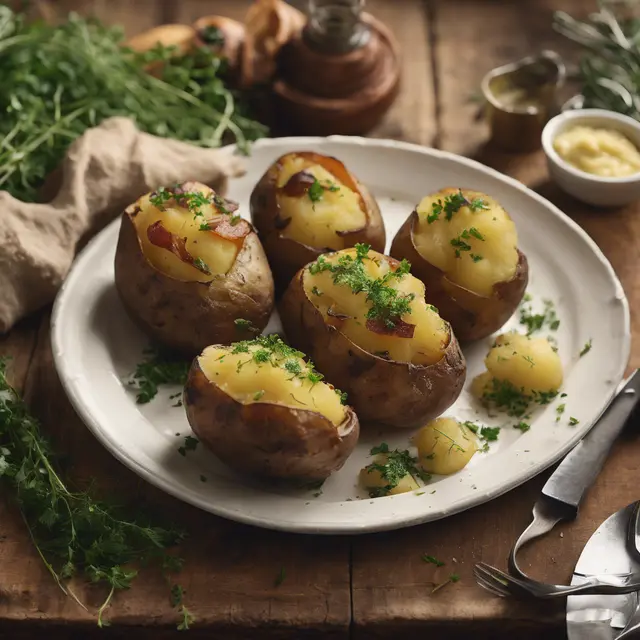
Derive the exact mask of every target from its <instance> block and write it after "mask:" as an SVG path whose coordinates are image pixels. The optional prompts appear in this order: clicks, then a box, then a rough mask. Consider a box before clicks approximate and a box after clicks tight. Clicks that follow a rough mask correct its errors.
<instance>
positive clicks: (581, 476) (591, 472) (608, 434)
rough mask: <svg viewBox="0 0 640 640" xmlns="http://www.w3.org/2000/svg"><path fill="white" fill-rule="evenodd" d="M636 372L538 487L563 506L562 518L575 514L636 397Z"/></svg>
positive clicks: (639, 380) (639, 377)
mask: <svg viewBox="0 0 640 640" xmlns="http://www.w3.org/2000/svg"><path fill="white" fill-rule="evenodd" d="M638 371H639V370H638V369H636V370H635V371H634V372H633V373H632V374H631V375H630V376H629V378H627V380H626V382H625V383H624V386H623V387H622V389H621V390H620V391H619V392H618V394H617V395H616V396H615V397H614V398H613V400H612V401H611V403H610V404H609V406H608V407H607V408H606V409H605V411H604V413H603V414H602V415H601V417H600V419H599V420H598V421H597V422H596V424H595V425H594V426H593V427H592V429H591V431H589V433H588V434H587V435H586V436H585V437H584V438H583V439H582V440H581V441H580V442H579V443H578V444H577V445H576V446H575V447H574V448H573V449H572V450H571V452H570V453H569V454H568V455H567V456H566V457H565V458H564V460H563V461H562V462H561V463H560V464H559V465H558V467H557V469H556V470H555V471H554V472H553V474H552V475H551V477H550V478H549V479H548V480H547V482H546V484H545V485H544V487H543V488H542V495H543V496H546V497H547V498H552V499H553V500H554V501H557V502H560V503H562V504H563V505H566V508H567V515H566V516H565V518H570V517H572V516H571V513H572V514H573V517H575V516H577V515H578V507H579V506H580V502H581V501H582V498H583V497H584V494H585V493H586V491H587V489H589V487H590V486H591V485H592V484H593V482H594V480H595V479H596V477H597V476H598V474H599V473H600V470H601V469H602V466H603V464H604V461H605V460H606V458H607V456H608V454H609V451H610V450H611V447H612V446H613V443H614V442H615V440H616V438H617V437H618V436H619V435H620V433H621V432H622V430H623V428H624V425H625V423H626V422H627V420H628V418H629V416H630V415H631V412H632V411H633V409H634V408H635V406H636V404H637V403H638V399H640V374H639V373H638ZM569 510H571V512H570V511H569Z"/></svg>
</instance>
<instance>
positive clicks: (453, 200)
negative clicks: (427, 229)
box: [427, 189, 489, 224]
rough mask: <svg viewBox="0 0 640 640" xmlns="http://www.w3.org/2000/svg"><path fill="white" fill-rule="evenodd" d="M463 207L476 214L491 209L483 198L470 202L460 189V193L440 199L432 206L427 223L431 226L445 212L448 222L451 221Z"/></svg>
mask: <svg viewBox="0 0 640 640" xmlns="http://www.w3.org/2000/svg"><path fill="white" fill-rule="evenodd" d="M462 207H469V209H471V211H473V212H474V213H476V212H477V211H480V210H481V209H488V208H489V207H488V205H487V203H486V202H485V201H484V200H482V198H474V199H473V200H471V201H469V200H467V199H466V198H465V197H464V195H463V193H462V189H458V193H451V194H449V195H447V196H445V197H444V200H442V199H438V200H436V201H435V202H434V203H433V204H432V205H431V213H430V214H429V215H428V216H427V223H428V224H431V223H433V222H435V221H436V220H438V219H439V218H440V214H441V213H442V212H444V217H445V218H446V219H447V221H451V218H453V214H454V213H457V212H458V211H460V209H462Z"/></svg>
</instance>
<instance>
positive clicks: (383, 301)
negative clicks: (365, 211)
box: [309, 244, 415, 329]
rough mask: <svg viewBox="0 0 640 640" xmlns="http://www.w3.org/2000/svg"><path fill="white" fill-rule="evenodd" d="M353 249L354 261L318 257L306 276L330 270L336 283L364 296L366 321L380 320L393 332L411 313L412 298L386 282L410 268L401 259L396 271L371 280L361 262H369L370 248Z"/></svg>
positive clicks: (362, 246) (400, 276)
mask: <svg viewBox="0 0 640 640" xmlns="http://www.w3.org/2000/svg"><path fill="white" fill-rule="evenodd" d="M355 249H356V255H355V258H354V257H353V256H351V255H343V256H340V258H338V260H337V261H336V262H334V263H331V262H329V261H328V260H326V259H325V257H324V256H320V257H319V258H318V259H317V260H316V262H314V263H312V264H311V265H309V273H310V274H311V275H316V274H318V273H322V272H324V271H329V272H330V273H332V274H333V282H334V283H335V284H337V285H342V286H346V287H349V288H350V289H351V291H353V293H356V294H357V293H366V296H367V297H366V301H367V302H369V303H370V304H371V306H370V308H369V310H368V311H367V319H369V320H381V321H382V322H384V324H385V325H386V326H387V327H388V328H389V329H393V328H394V327H395V325H396V323H397V322H398V321H399V320H401V318H402V316H403V315H405V314H408V313H411V302H412V301H413V299H414V298H415V295H414V294H413V293H410V294H406V295H405V294H402V293H400V292H399V291H397V290H396V289H394V288H393V287H391V286H389V282H391V281H393V280H394V279H395V280H401V279H402V277H403V276H405V275H406V274H408V273H409V269H410V267H411V265H410V264H409V262H407V261H406V260H402V262H401V263H400V265H399V266H398V268H397V269H396V270H395V271H391V270H390V271H389V272H388V273H386V274H385V275H384V276H382V277H381V278H373V277H372V276H370V275H369V274H368V273H367V270H366V269H365V266H364V260H371V258H369V251H370V249H371V247H370V245H368V244H356V245H355Z"/></svg>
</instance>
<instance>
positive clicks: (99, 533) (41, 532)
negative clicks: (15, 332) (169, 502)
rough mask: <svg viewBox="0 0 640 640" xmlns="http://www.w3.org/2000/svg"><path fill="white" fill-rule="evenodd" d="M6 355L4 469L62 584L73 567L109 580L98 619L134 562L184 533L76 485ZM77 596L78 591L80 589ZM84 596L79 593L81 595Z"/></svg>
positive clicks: (155, 554)
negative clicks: (21, 392) (12, 381)
mask: <svg viewBox="0 0 640 640" xmlns="http://www.w3.org/2000/svg"><path fill="white" fill-rule="evenodd" d="M6 368H7V362H6V360H3V359H0V453H1V455H2V457H3V459H4V464H3V473H2V475H1V476H0V479H1V480H2V484H3V487H4V489H5V491H7V492H8V493H10V494H11V495H12V497H13V499H14V500H15V502H16V504H17V506H18V508H19V509H20V512H21V514H22V516H23V519H24V521H25V524H26V526H27V528H28V531H29V534H30V537H31V540H32V541H33V543H34V545H35V547H36V549H37V551H38V554H39V556H40V558H41V559H42V561H43V562H44V565H45V567H46V568H47V570H48V571H49V573H50V574H51V576H52V577H53V579H54V580H55V582H56V584H58V586H59V587H60V588H61V589H62V590H63V591H64V592H65V593H66V594H71V592H70V591H67V589H66V588H65V586H64V581H65V580H66V579H69V578H71V577H72V576H74V575H77V576H82V577H84V578H86V579H88V580H90V581H92V582H95V583H100V584H104V585H106V586H107V587H108V588H109V592H108V595H107V597H106V599H105V601H104V602H103V603H102V605H101V606H100V607H99V610H98V624H99V625H100V626H107V625H108V622H107V621H106V620H104V613H105V611H106V609H107V607H108V606H109V604H110V602H111V599H112V597H113V595H114V593H115V592H116V591H119V590H123V589H128V588H129V587H130V586H131V583H132V581H133V580H134V579H135V577H136V571H135V570H133V569H130V568H125V567H126V565H129V564H130V563H133V562H142V563H144V562H146V561H151V560H153V559H160V560H162V561H163V564H164V562H165V560H166V559H167V558H169V557H170V556H168V554H167V553H166V551H167V549H168V548H170V547H172V546H173V545H175V544H177V543H178V542H179V541H180V540H181V539H182V538H183V535H184V534H183V533H181V532H180V531H178V530H175V529H171V528H163V527H160V526H158V524H157V523H154V522H153V521H152V520H151V519H149V518H147V517H145V516H144V515H143V514H142V513H141V512H140V509H139V507H136V509H135V513H136V517H135V518H133V517H130V516H128V515H126V514H125V513H124V511H123V509H122V508H120V507H116V506H114V505H112V504H110V503H107V502H104V501H100V500H98V499H97V498H96V496H95V495H94V493H93V491H92V490H79V489H75V490H71V489H70V488H69V487H68V486H67V484H66V483H65V481H64V479H63V476H62V474H61V473H60V471H59V465H58V460H57V458H56V456H55V454H54V453H53V450H52V448H51V445H50V443H49V441H48V440H47V438H46V437H45V436H44V435H43V434H42V432H41V429H40V425H39V424H38V422H37V421H36V419H35V418H34V417H33V416H32V415H31V414H30V413H29V411H28V408H27V406H26V405H25V403H24V402H23V401H22V399H21V398H20V397H19V396H18V394H17V393H16V391H15V390H14V389H13V388H12V387H11V386H10V385H9V382H8V380H7V377H6ZM73 597H75V596H73ZM76 599H77V598H76Z"/></svg>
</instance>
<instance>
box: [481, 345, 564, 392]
mask: <svg viewBox="0 0 640 640" xmlns="http://www.w3.org/2000/svg"><path fill="white" fill-rule="evenodd" d="M484 362H485V365H486V367H487V371H486V372H485V373H482V374H480V376H478V377H477V378H476V379H475V380H474V384H473V386H474V391H475V393H476V395H479V396H481V395H482V394H483V392H484V390H485V388H486V387H487V384H488V383H490V381H491V380H492V379H495V380H500V381H506V382H510V383H511V384H512V385H513V386H514V387H515V388H516V389H519V390H522V392H523V393H526V394H533V393H534V392H537V393H540V392H555V391H557V390H558V389H559V388H560V387H561V386H562V379H563V373H562V362H561V361H560V357H559V356H558V354H557V353H556V352H555V351H554V350H553V348H552V346H551V344H549V341H548V340H547V339H546V338H530V337H528V336H524V335H522V334H520V333H515V332H511V333H505V334H503V335H501V336H498V337H497V338H496V341H495V343H494V346H493V347H492V348H491V350H490V351H489V353H488V354H487V357H486V358H485V361H484Z"/></svg>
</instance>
